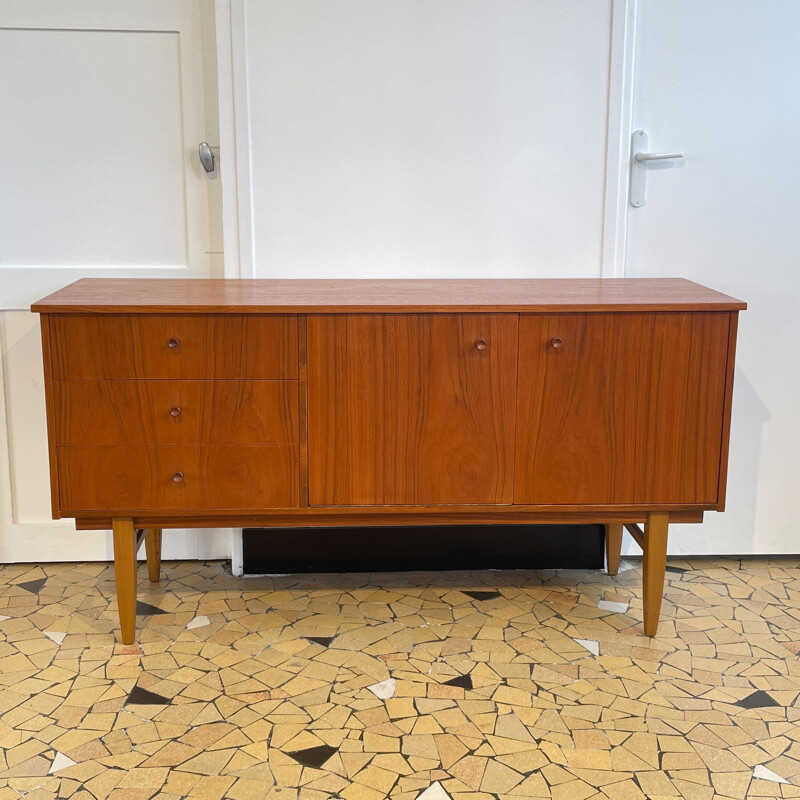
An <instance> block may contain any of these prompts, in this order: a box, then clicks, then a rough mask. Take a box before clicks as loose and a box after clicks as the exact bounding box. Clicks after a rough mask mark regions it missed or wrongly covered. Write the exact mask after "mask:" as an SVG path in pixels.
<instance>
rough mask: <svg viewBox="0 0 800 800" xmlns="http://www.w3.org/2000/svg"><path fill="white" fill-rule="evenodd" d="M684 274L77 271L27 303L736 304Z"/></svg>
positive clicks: (636, 307) (216, 308) (300, 309)
mask: <svg viewBox="0 0 800 800" xmlns="http://www.w3.org/2000/svg"><path fill="white" fill-rule="evenodd" d="M745 308H746V304H745V303H743V302H742V301H741V300H737V299H735V298H733V297H729V296H728V295H725V294H721V293H720V292H716V291H714V290H713V289H709V288H707V287H705V286H701V285H699V284H697V283H693V282H692V281H687V280H685V279H683V278H621V279H614V280H603V279H593V278H590V279H580V278H579V279H576V278H569V279H544V280H494V279H489V280H313V281H309V280H304V281H302V280H301V281H298V280H181V279H167V280H165V279H163V278H160V279H147V278H145V279H141V278H83V279H82V280H80V281H77V282H76V283H73V284H71V285H70V286H67V287H65V288H64V289H60V290H59V291H57V292H55V293H54V294H51V295H50V296H49V297H45V298H44V299H43V300H40V301H39V302H38V303H35V304H34V305H33V306H32V310H33V311H37V312H48V313H54V312H56V313H70V314H76V313H78V314H79V313H82V312H86V311H88V312H90V313H92V314H96V313H98V312H103V313H111V312H121V313H124V314H153V313H162V312H166V313H170V314H176V313H189V314H196V313H201V314H207V313H235V314H239V313H240V314H263V313H265V312H269V313H289V314H315V313H317V314H319V313H328V312H331V313H339V314H341V313H352V312H370V313H375V312H389V313H398V312H399V311H402V312H405V313H414V312H433V311H436V312H441V311H444V312H459V313H463V312H465V311H469V312H476V311H477V312H489V311H527V312H531V311H542V312H547V311H561V310H570V311H591V312H595V311H674V310H676V309H682V310H686V311H706V310H728V311H742V310H744V309H745Z"/></svg>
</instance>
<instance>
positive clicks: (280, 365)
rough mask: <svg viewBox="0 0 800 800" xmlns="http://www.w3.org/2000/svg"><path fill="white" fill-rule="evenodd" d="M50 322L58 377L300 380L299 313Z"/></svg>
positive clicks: (77, 317)
mask: <svg viewBox="0 0 800 800" xmlns="http://www.w3.org/2000/svg"><path fill="white" fill-rule="evenodd" d="M156 283H158V281H156ZM51 324H52V331H51V339H54V340H55V341H57V342H58V347H57V348H56V349H55V351H54V353H53V362H52V363H53V377H54V378H55V379H56V380H68V379H80V380H85V379H90V380H102V379H131V378H154V379H170V380H181V379H198V378H202V379H206V380H207V379H212V378H216V379H225V380H231V379H250V380H255V379H279V378H288V379H296V378H297V317H296V316H294V315H282V314H277V315H259V316H243V315H241V314H225V315H222V314H219V315H208V316H203V315H197V314H195V315H185V314H184V315H181V314H157V315H152V316H144V315H142V316H135V315H120V314H98V313H95V314H55V315H53V317H52V319H51ZM171 345H172V346H171Z"/></svg>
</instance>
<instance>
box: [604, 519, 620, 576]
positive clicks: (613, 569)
mask: <svg viewBox="0 0 800 800" xmlns="http://www.w3.org/2000/svg"><path fill="white" fill-rule="evenodd" d="M621 552H622V525H621V523H619V522H610V523H608V524H607V525H606V571H607V572H608V574H609V575H616V574H617V573H618V572H619V558H620V553H621Z"/></svg>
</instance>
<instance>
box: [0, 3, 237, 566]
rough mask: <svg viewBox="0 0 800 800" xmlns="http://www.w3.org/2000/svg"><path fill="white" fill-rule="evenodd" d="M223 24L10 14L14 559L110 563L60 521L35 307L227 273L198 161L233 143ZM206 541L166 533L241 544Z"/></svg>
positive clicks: (77, 9) (1, 518)
mask: <svg viewBox="0 0 800 800" xmlns="http://www.w3.org/2000/svg"><path fill="white" fill-rule="evenodd" d="M213 18H214V9H213V3H212V2H210V1H207V0H115V2H113V3H109V2H107V0H71V2H68V3H67V2H63V0H4V2H3V3H2V4H1V5H0V108H2V122H0V159H2V169H1V170H0V348H1V349H0V355H1V358H0V386H1V387H2V391H0V562H8V561H20V560H29V561H42V560H45V561H52V560H59V559H66V560H74V559H89V558H106V557H108V554H109V552H110V549H109V547H108V542H107V541H106V538H105V537H104V536H103V535H102V534H97V533H83V534H77V535H76V534H75V533H74V526H73V523H72V521H71V520H65V521H61V522H53V521H52V520H51V519H50V499H49V491H50V490H49V478H48V475H49V472H48V463H47V445H46V433H45V432H46V427H45V412H44V399H43V392H42V361H41V343H40V337H39V327H38V318H37V317H35V316H34V315H33V314H31V313H30V312H29V311H27V308H28V306H29V305H30V303H31V302H32V301H34V300H36V299H38V298H40V297H42V296H43V295H45V294H47V293H49V292H51V291H53V290H55V289H57V288H59V287H61V286H64V285H65V284H67V283H69V282H71V281H73V280H76V279H77V278H81V277H85V276H104V277H108V276H119V277H131V276H148V277H155V276H158V277H196V276H197V277H200V276H209V275H212V274H221V258H222V256H221V252H219V251H220V247H219V246H218V243H217V240H218V238H219V234H218V233H217V231H218V229H219V225H218V224H216V225H215V224H214V221H215V218H216V217H217V216H219V214H220V210H219V207H218V197H219V192H218V189H217V184H216V182H215V181H214V178H215V176H214V175H213V174H212V175H211V176H210V177H209V176H207V175H206V173H205V172H204V171H203V169H202V167H201V165H200V162H199V158H198V156H197V146H198V143H199V142H201V141H203V140H206V139H207V140H209V141H210V143H211V144H212V145H216V144H217V138H218V132H217V131H216V129H215V124H216V123H215V117H216V109H215V95H216V86H215V85H212V84H214V80H213V71H214V67H215V55H214V52H213V41H214V36H213ZM209 23H210V25H211V30H210V31H209ZM209 44H211V46H212V52H210V53H209V52H208V49H209ZM204 45H205V46H206V47H205V52H204ZM204 56H205V58H204ZM204 70H205V75H204ZM207 97H211V98H213V100H214V102H212V103H208V102H207ZM212 539H213V537H212ZM199 541H201V540H200V539H198V538H197V537H196V536H192V535H184V536H181V535H178V536H170V537H166V538H165V556H166V557H174V556H190V557H191V556H197V555H198V554H215V553H214V550H215V549H216V550H219V548H220V546H222V548H223V551H224V550H226V549H227V548H228V538H227V536H225V537H223V538H221V539H220V541H219V542H217V543H216V544H215V543H213V542H212V543H211V544H210V545H209V547H210V548H211V553H208V552H207V550H206V552H204V551H202V550H201V549H200V545H199V544H198V542H199ZM204 541H206V542H208V541H209V538H208V537H205V539H204Z"/></svg>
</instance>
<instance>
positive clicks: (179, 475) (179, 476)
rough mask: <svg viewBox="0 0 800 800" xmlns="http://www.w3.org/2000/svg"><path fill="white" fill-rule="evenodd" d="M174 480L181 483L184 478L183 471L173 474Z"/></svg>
mask: <svg viewBox="0 0 800 800" xmlns="http://www.w3.org/2000/svg"><path fill="white" fill-rule="evenodd" d="M172 480H174V481H175V483H180V482H181V481H182V480H183V473H182V472H176V473H175V474H174V475H173V476H172Z"/></svg>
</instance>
